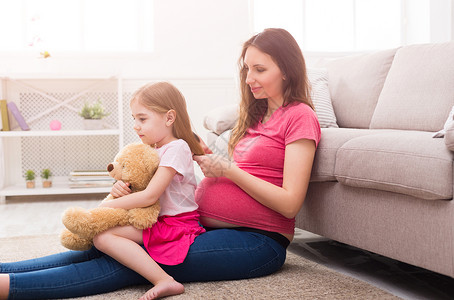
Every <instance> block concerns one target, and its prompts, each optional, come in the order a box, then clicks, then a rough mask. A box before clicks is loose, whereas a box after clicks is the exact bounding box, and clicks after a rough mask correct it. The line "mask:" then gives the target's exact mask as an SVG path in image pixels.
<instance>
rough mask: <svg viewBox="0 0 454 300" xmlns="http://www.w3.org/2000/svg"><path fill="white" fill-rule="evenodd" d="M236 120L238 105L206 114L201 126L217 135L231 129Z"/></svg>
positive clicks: (219, 108) (224, 107)
mask: <svg viewBox="0 0 454 300" xmlns="http://www.w3.org/2000/svg"><path fill="white" fill-rule="evenodd" d="M236 120H238V104H232V105H226V106H221V107H218V108H215V109H213V110H211V111H209V112H208V114H207V115H206V116H205V118H204V120H203V126H204V127H205V128H206V129H208V130H210V131H213V132H215V133H217V134H221V133H223V132H224V131H226V130H228V129H232V128H233V126H234V125H235V123H236Z"/></svg>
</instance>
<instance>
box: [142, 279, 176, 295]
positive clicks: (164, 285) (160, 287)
mask: <svg viewBox="0 0 454 300" xmlns="http://www.w3.org/2000/svg"><path fill="white" fill-rule="evenodd" d="M182 293H184V286H183V285H182V284H181V283H179V282H178V281H176V280H175V279H173V278H172V277H170V278H169V279H165V280H162V281H159V282H157V283H156V284H155V286H154V287H153V288H151V289H149V290H148V292H146V293H145V294H144V295H143V296H142V297H140V300H151V299H158V298H161V297H165V296H172V295H178V294H182Z"/></svg>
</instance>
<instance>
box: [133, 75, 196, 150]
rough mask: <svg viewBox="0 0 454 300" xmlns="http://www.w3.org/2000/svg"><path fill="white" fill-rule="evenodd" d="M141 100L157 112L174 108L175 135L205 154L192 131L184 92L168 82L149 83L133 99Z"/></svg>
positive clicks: (192, 148)
mask: <svg viewBox="0 0 454 300" xmlns="http://www.w3.org/2000/svg"><path fill="white" fill-rule="evenodd" d="M133 101H139V102H140V103H141V104H142V105H144V106H145V107H147V108H148V109H150V110H152V111H155V112H157V113H164V114H165V113H167V112H168V111H169V110H171V109H172V110H174V111H175V113H176V117H175V122H174V123H173V128H172V131H173V135H174V136H175V137H176V138H178V139H183V140H185V141H186V143H188V145H189V148H190V149H191V151H192V153H194V154H196V155H202V154H205V152H204V151H203V149H202V146H201V145H200V143H199V141H197V139H196V136H195V134H194V132H193V131H192V127H191V121H190V119H189V115H188V111H187V108H186V101H185V99H184V96H183V94H181V92H180V91H179V90H178V89H177V88H176V87H175V86H174V85H172V84H170V83H168V82H157V83H149V84H146V85H144V86H143V87H141V88H140V89H139V90H137V91H136V92H135V94H134V96H133V97H132V99H131V103H132V102H133Z"/></svg>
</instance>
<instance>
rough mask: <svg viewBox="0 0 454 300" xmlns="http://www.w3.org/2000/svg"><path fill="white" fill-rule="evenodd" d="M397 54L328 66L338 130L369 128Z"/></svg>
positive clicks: (350, 59)
mask: <svg viewBox="0 0 454 300" xmlns="http://www.w3.org/2000/svg"><path fill="white" fill-rule="evenodd" d="M396 50H397V49H391V50H385V51H379V52H375V53H369V54H360V55H353V56H348V57H344V58H340V59H336V60H333V61H330V62H327V63H326V68H327V70H328V86H329V92H330V95H331V100H332V104H333V108H334V112H335V114H336V118H337V124H338V125H339V127H348V128H369V124H370V121H371V119H372V115H373V113H374V110H375V106H376V104H377V101H378V97H379V95H380V92H381V90H382V88H383V84H384V82H385V79H386V76H387V74H388V71H389V68H390V67H391V63H392V61H393V58H394V54H395V53H396Z"/></svg>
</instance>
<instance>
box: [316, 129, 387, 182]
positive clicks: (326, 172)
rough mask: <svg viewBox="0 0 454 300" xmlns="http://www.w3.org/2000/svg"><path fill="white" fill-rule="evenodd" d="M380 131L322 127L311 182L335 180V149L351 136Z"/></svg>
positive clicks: (355, 136)
mask: <svg viewBox="0 0 454 300" xmlns="http://www.w3.org/2000/svg"><path fill="white" fill-rule="evenodd" d="M382 132H383V130H369V129H353V128H322V135H321V139H320V143H319V144H318V147H317V152H315V158H314V164H313V166H312V173H311V182H322V181H337V179H336V176H335V175H334V166H335V164H336V154H337V150H338V149H339V148H340V147H341V146H342V145H343V144H345V143H346V142H347V141H349V140H351V139H353V138H357V137H360V136H364V135H369V134H378V133H382Z"/></svg>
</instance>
